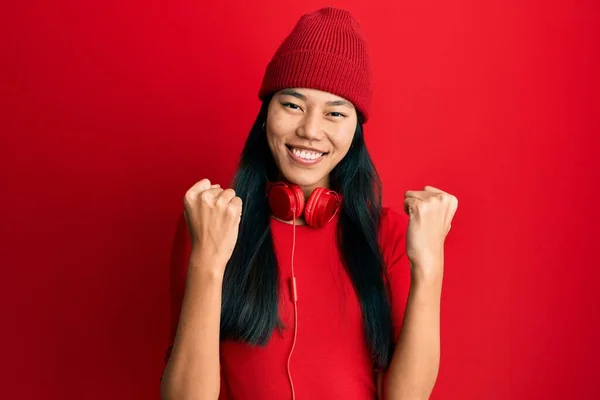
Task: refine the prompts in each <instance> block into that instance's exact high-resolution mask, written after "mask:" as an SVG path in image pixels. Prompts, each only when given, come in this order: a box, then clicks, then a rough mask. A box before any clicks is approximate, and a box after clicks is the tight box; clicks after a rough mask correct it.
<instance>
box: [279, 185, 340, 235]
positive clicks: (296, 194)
mask: <svg viewBox="0 0 600 400" xmlns="http://www.w3.org/2000/svg"><path fill="white" fill-rule="evenodd" d="M267 196H268V199H269V207H270V208H271V213H273V215H274V216H275V217H277V218H279V219H281V220H283V221H291V220H292V219H294V216H295V217H296V218H298V217H300V216H302V215H303V213H304V220H305V221H306V223H307V224H308V225H309V226H311V227H313V228H318V227H321V226H323V225H325V224H327V223H328V222H329V221H331V220H332V219H333V217H335V215H336V214H337V213H338V211H339V210H340V205H341V203H342V196H341V195H340V194H339V193H337V192H336V191H335V190H331V189H327V188H324V187H318V188H316V189H315V190H313V192H312V193H311V194H310V196H309V198H308V200H307V201H306V205H305V204H304V193H303V192H302V189H301V188H300V186H298V185H296V184H293V183H288V182H274V183H273V182H268V183H267Z"/></svg>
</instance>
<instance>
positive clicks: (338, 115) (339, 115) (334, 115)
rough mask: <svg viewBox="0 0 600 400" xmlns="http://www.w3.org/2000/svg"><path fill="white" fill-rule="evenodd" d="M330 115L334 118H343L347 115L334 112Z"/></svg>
mask: <svg viewBox="0 0 600 400" xmlns="http://www.w3.org/2000/svg"><path fill="white" fill-rule="evenodd" d="M329 114H331V116H332V117H342V118H344V117H346V114H342V113H340V112H337V111H332V112H330V113H329Z"/></svg>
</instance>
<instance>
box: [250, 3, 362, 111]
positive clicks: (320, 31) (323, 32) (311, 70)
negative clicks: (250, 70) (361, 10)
mask: <svg viewBox="0 0 600 400" xmlns="http://www.w3.org/2000/svg"><path fill="white" fill-rule="evenodd" d="M371 86H372V71H371V64H370V57H369V49H368V46H367V42H366V40H365V37H364V34H363V32H362V30H361V28H360V25H359V23H358V21H357V20H356V19H355V18H354V17H353V16H352V15H351V14H350V13H349V12H348V11H346V10H343V9H339V8H333V7H325V8H321V9H319V10H317V11H314V12H311V13H307V14H304V15H302V16H301V17H300V19H299V20H298V22H297V23H296V25H295V26H294V28H293V29H292V31H291V33H290V34H289V35H288V36H287V37H286V38H285V39H284V40H283V42H282V43H281V45H280V46H279V48H278V49H277V51H276V52H275V54H274V56H273V58H272V59H271V61H270V62H269V64H268V65H267V67H266V70H265V75H264V77H263V81H262V84H261V87H260V90H259V93H258V97H259V98H260V99H261V100H263V99H264V98H265V97H266V96H267V95H269V94H272V93H274V92H276V91H279V90H281V89H285V88H292V87H298V88H308V89H317V90H322V91H325V92H330V93H333V94H335V95H337V96H340V97H343V98H345V99H346V100H348V101H350V102H351V103H352V104H353V105H354V107H355V108H356V109H357V110H358V111H359V112H360V113H361V114H362V116H363V122H366V121H367V120H368V118H369V107H370V103H371V92H372V88H371Z"/></svg>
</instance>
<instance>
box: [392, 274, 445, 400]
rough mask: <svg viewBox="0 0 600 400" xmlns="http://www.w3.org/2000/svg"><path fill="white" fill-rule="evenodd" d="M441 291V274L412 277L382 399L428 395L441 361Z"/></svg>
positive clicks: (406, 399)
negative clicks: (431, 276)
mask: <svg viewBox="0 0 600 400" xmlns="http://www.w3.org/2000/svg"><path fill="white" fill-rule="evenodd" d="M413 270H417V269H416V268H414V269H413ZM441 291H442V279H441V277H440V278H419V277H417V276H415V275H414V274H413V275H412V276H411V285H410V290H409V292H408V299H407V303H406V311H405V313H404V322H403V324H402V329H401V331H400V336H399V339H398V342H397V344H396V348H395V350H394V354H393V357H392V361H391V363H390V366H389V368H388V369H387V371H386V373H385V375H384V377H383V388H382V389H383V399H385V400H417V399H418V400H423V399H428V398H429V396H430V394H431V392H432V390H433V387H434V385H435V381H436V379H437V375H438V368H439V360H440V300H441Z"/></svg>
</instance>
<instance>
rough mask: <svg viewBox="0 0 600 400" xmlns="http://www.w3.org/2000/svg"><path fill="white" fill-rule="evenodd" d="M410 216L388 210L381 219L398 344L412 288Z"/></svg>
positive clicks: (382, 241) (395, 337) (382, 239)
mask: <svg viewBox="0 0 600 400" xmlns="http://www.w3.org/2000/svg"><path fill="white" fill-rule="evenodd" d="M407 227H408V216H407V215H406V214H404V213H399V212H397V211H395V210H393V209H391V208H385V209H384V210H383V212H382V220H381V243H382V252H383V257H384V261H385V264H386V270H387V278H388V285H389V297H390V304H391V311H392V324H393V329H394V343H396V342H397V341H398V337H399V335H400V330H401V329H402V321H403V319H404V311H405V309H406V302H407V298H408V290H409V288H410V264H409V261H408V257H407V255H406V228H407Z"/></svg>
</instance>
